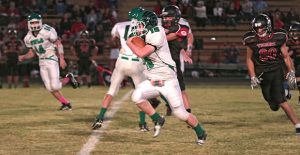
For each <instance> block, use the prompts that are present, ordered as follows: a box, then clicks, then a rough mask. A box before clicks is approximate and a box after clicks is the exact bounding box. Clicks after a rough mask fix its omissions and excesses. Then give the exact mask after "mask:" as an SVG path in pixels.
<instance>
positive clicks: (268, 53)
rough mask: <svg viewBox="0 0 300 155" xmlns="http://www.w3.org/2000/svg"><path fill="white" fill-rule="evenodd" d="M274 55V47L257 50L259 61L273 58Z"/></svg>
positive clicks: (275, 53)
mask: <svg viewBox="0 0 300 155" xmlns="http://www.w3.org/2000/svg"><path fill="white" fill-rule="evenodd" d="M276 56H277V50H276V48H270V49H265V48H262V49H260V50H259V60H260V61H268V60H275V59H276Z"/></svg>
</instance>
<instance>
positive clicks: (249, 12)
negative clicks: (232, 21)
mask: <svg viewBox="0 0 300 155" xmlns="http://www.w3.org/2000/svg"><path fill="white" fill-rule="evenodd" d="M241 5H242V10H241V15H242V19H243V20H247V21H250V20H252V18H253V3H252V1H250V0H244V1H242V4H241Z"/></svg>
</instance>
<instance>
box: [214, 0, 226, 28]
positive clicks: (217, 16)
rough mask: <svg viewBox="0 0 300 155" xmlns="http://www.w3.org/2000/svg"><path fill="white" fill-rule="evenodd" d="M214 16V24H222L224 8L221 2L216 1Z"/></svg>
mask: <svg viewBox="0 0 300 155" xmlns="http://www.w3.org/2000/svg"><path fill="white" fill-rule="evenodd" d="M213 12H214V16H213V19H212V24H221V23H222V21H223V13H224V9H223V8H222V5H221V3H220V2H218V3H216V6H215V7H214V9H213Z"/></svg>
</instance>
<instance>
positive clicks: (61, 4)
mask: <svg viewBox="0 0 300 155" xmlns="http://www.w3.org/2000/svg"><path fill="white" fill-rule="evenodd" d="M54 8H55V11H56V13H57V14H58V15H63V14H64V13H65V12H66V10H67V4H66V0H55V2H54Z"/></svg>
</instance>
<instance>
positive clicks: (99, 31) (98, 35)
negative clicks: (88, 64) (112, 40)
mask: <svg viewBox="0 0 300 155" xmlns="http://www.w3.org/2000/svg"><path fill="white" fill-rule="evenodd" d="M93 38H94V39H95V41H96V45H97V47H98V53H99V54H102V53H103V48H104V45H105V40H104V39H105V36H104V32H103V26H102V24H97V27H96V31H95V33H94V36H93Z"/></svg>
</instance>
